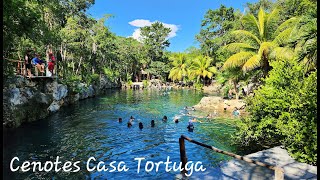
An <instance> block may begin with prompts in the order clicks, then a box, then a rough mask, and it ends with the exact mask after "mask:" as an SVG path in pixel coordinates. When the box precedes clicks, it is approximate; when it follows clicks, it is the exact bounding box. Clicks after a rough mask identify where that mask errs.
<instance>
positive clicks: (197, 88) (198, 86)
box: [194, 83, 203, 90]
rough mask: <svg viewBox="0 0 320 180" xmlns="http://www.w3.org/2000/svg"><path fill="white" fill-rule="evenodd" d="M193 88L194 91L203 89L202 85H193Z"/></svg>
mask: <svg viewBox="0 0 320 180" xmlns="http://www.w3.org/2000/svg"><path fill="white" fill-rule="evenodd" d="M194 88H195V89H196V90H201V89H202V88H203V84H202V83H195V84H194Z"/></svg>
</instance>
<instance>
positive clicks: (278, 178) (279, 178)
mask: <svg viewBox="0 0 320 180" xmlns="http://www.w3.org/2000/svg"><path fill="white" fill-rule="evenodd" d="M184 140H187V141H189V142H191V143H194V144H197V145H199V146H202V147H205V148H208V149H211V150H214V151H215V152H218V153H221V154H225V155H228V156H231V157H234V158H236V159H239V160H242V161H245V162H248V163H252V164H256V165H259V166H263V167H266V168H268V169H271V170H274V171H275V175H274V179H275V180H283V179H284V170H283V169H282V168H281V167H277V166H272V165H269V164H266V163H262V162H259V161H255V160H252V159H250V158H247V157H243V156H240V155H237V154H233V153H230V152H227V151H223V150H220V149H218V148H215V147H213V146H209V145H207V144H203V143H201V142H198V141H195V140H192V139H190V138H189V137H186V136H184V135H181V137H180V138H179V145H180V161H181V162H182V168H183V171H182V173H183V174H184V173H187V172H186V170H185V165H186V164H187V155H186V148H185V144H184Z"/></svg>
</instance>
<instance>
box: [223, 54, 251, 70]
mask: <svg viewBox="0 0 320 180" xmlns="http://www.w3.org/2000/svg"><path fill="white" fill-rule="evenodd" d="M254 54H255V53H254V52H239V53H237V54H234V55H232V56H230V57H229V58H228V59H227V61H226V62H225V63H224V64H223V66H222V70H225V69H229V68H234V67H241V66H242V65H243V64H244V63H245V62H246V61H247V60H248V59H249V58H251V57H252V56H253V55H254Z"/></svg>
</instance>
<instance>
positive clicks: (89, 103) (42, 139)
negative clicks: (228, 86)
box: [3, 90, 237, 179]
mask: <svg viewBox="0 0 320 180" xmlns="http://www.w3.org/2000/svg"><path fill="white" fill-rule="evenodd" d="M202 97H203V94H202V93H199V92H195V91H193V90H172V91H170V92H169V93H163V92H161V91H151V90H136V91H132V90H127V91H124V90H110V91H109V92H108V93H107V94H106V95H103V96H99V97H96V98H93V99H86V100H83V101H80V102H78V103H76V104H74V105H72V106H66V107H62V108H61V110H60V111H59V112H57V113H55V114H53V115H52V116H50V117H48V118H45V119H43V120H40V121H36V122H32V123H29V124H24V125H23V126H21V127H19V128H17V129H13V130H8V131H7V132H4V144H3V171H4V175H3V177H4V179H33V178H34V179H94V178H102V179H104V178H108V179H109V178H116V179H121V178H125V179H128V178H130V179H141V178H155V177H157V178H161V179H164V178H165V179H173V178H174V176H175V174H178V173H179V172H173V171H171V172H169V173H167V172H166V171H165V168H164V166H160V168H159V171H158V172H155V169H154V170H153V171H151V172H145V171H144V163H143V164H142V165H141V172H140V173H137V161H135V160H134V158H139V157H143V158H145V159H146V160H149V161H153V162H158V161H164V162H165V161H166V159H167V157H168V156H169V157H170V161H172V162H177V163H179V162H180V155H179V143H178V139H179V137H180V136H181V134H185V135H187V136H189V137H190V138H193V139H196V140H199V141H201V142H204V143H207V144H210V145H214V146H216V147H217V148H221V149H223V150H226V151H232V152H235V153H236V152H237V151H236V149H235V148H234V147H232V146H231V145H230V141H229V138H228V137H229V134H230V133H231V132H233V131H234V127H233V126H230V125H229V124H228V123H223V121H219V122H218V121H217V122H215V121H212V122H210V123H202V124H198V123H195V129H194V131H193V132H188V130H187V124H188V120H189V118H190V117H187V116H185V115H184V110H183V108H184V107H185V106H193V105H195V104H197V103H198V102H199V101H200V99H201V98H202ZM131 115H132V116H134V118H135V120H134V121H133V122H132V124H133V126H132V127H131V128H128V127H127V122H128V121H129V117H130V116H131ZM164 115H166V116H168V121H167V122H163V121H162V120H161V119H162V117H163V116H164ZM119 117H122V119H123V122H122V123H119V122H118V118H119ZM174 117H179V123H174V122H173V120H174ZM152 119H154V120H155V127H151V125H150V122H151V120H152ZM139 122H142V123H143V125H144V128H143V129H142V130H140V129H139V128H138V123H139ZM186 149H187V156H188V160H190V161H191V160H192V161H194V162H195V161H201V162H202V164H203V165H204V167H206V166H211V167H216V166H217V164H218V163H219V162H221V161H224V160H227V159H228V158H227V157H226V156H221V155H218V154H217V153H214V152H212V151H210V150H207V149H204V148H202V147H199V146H196V145H194V144H191V143H186ZM57 156H59V158H60V161H61V162H62V163H64V162H66V161H71V162H76V161H80V164H79V166H80V169H81V170H80V171H79V172H76V173H72V172H70V173H67V172H62V171H61V170H60V171H59V172H54V170H52V171H50V172H38V171H37V172H32V169H31V170H30V171H28V172H21V171H20V172H15V173H12V172H11V171H10V169H9V164H10V161H11V160H12V158H13V157H18V158H19V159H20V161H19V162H18V161H15V163H14V166H15V167H16V166H18V165H20V166H21V164H22V162H24V161H31V162H32V161H40V162H43V163H44V162H45V161H53V162H54V161H55V160H56V157H57ZM89 157H95V158H96V162H93V163H92V164H91V166H93V165H97V163H98V162H99V161H103V162H105V163H106V164H107V165H108V164H109V163H110V162H112V161H117V163H119V162H120V161H124V162H125V164H126V166H127V167H128V168H129V171H127V172H125V173H124V172H122V173H119V172H112V173H110V172H97V171H93V172H88V171H86V163H87V160H88V159H89ZM107 167H108V168H109V169H110V167H109V166H107ZM74 169H75V168H74Z"/></svg>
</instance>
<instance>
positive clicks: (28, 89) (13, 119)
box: [3, 76, 121, 128]
mask: <svg viewBox="0 0 320 180" xmlns="http://www.w3.org/2000/svg"><path fill="white" fill-rule="evenodd" d="M76 86H77V87H76V88H77V92H72V91H71V90H70V89H71V88H70V87H68V86H67V85H65V84H62V83H58V81H56V80H54V79H52V78H45V79H26V78H24V77H23V76H15V77H12V78H9V79H7V81H6V82H4V88H3V112H4V114H3V127H4V128H16V127H19V126H20V125H21V124H23V123H25V122H32V121H36V120H39V119H43V118H45V117H47V116H49V115H50V114H52V113H54V112H57V111H58V110H59V109H60V107H61V106H67V105H70V104H74V103H76V102H78V101H79V100H82V99H87V98H92V97H94V96H96V95H99V94H102V93H104V91H105V90H106V89H110V88H120V87H121V84H120V83H113V82H111V81H110V80H109V79H108V78H107V77H105V76H101V77H100V79H99V82H98V83H96V84H89V85H88V84H85V83H78V84H77V85H76Z"/></svg>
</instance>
